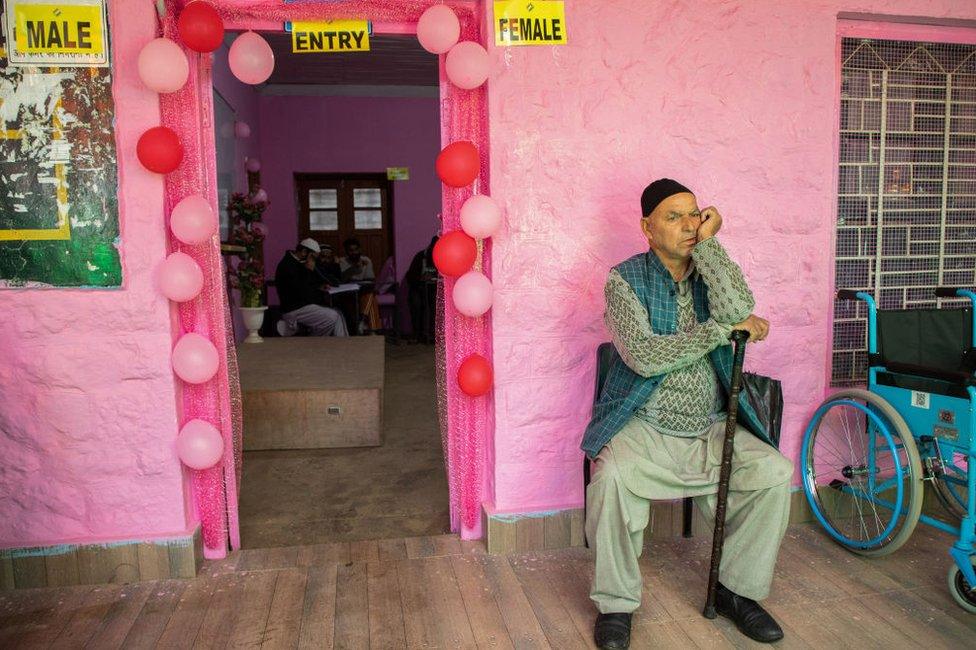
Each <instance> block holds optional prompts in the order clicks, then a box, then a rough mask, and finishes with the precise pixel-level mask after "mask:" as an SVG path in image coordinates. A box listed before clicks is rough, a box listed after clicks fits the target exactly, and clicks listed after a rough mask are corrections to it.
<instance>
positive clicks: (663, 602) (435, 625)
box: [0, 525, 976, 650]
mask: <svg viewBox="0 0 976 650" xmlns="http://www.w3.org/2000/svg"><path fill="white" fill-rule="evenodd" d="M948 544H949V538H948V537H946V536H944V535H942V534H937V533H933V532H931V531H929V530H928V529H926V528H924V527H920V528H919V529H918V531H917V532H916V534H915V535H914V537H913V538H912V540H911V541H910V542H909V544H908V545H907V546H906V547H904V548H903V549H902V550H900V551H899V552H898V553H896V554H894V555H893V556H890V557H887V558H882V559H877V560H865V559H862V558H859V557H856V556H853V555H850V554H848V553H847V552H845V551H844V550H842V549H840V548H839V547H837V546H835V545H834V544H832V543H830V542H828V541H827V540H826V539H825V538H824V537H823V535H822V534H821V533H820V532H819V531H817V530H816V529H814V528H813V527H812V526H810V525H799V526H794V527H791V528H790V530H789V532H788V533H787V538H786V540H785V542H784V544H783V548H782V552H781V553H780V559H779V564H778V567H777V573H776V578H775V580H774V584H773V593H772V594H771V596H770V598H769V599H768V601H766V604H767V606H768V607H769V609H770V610H771V611H772V612H773V613H774V615H775V616H776V617H777V618H778V619H779V620H780V622H781V623H782V625H783V628H784V629H785V631H786V639H785V640H784V641H783V642H781V643H780V644H778V646H779V647H786V648H836V647H848V646H857V647H859V648H905V647H925V648H929V649H934V648H962V647H973V644H974V639H976V636H974V633H976V615H972V614H968V613H966V612H965V611H963V610H962V609H960V608H959V607H957V606H956V605H955V603H954V602H953V601H952V600H951V597H950V596H949V594H948V592H947V590H946V586H945V575H946V571H947V569H948V566H949V561H948V555H947V553H946V550H947V549H948ZM707 547H708V540H707V539H701V538H698V539H692V540H684V539H675V540H666V541H657V540H653V541H651V542H650V543H649V544H648V545H647V549H646V551H645V553H644V556H643V557H642V558H641V566H642V569H643V573H644V590H645V591H644V602H643V605H642V606H641V609H640V610H638V612H637V614H636V618H635V623H634V625H635V628H634V633H633V642H632V645H631V647H632V648H654V647H660V648H685V647H687V648H695V647H700V648H722V647H725V648H728V647H758V644H752V643H751V642H748V640H747V639H745V638H744V637H742V636H741V635H740V634H739V633H738V632H737V631H736V630H735V628H734V627H733V626H732V625H731V624H729V623H728V622H727V621H725V620H723V619H719V620H717V621H708V620H705V619H704V618H702V617H701V615H700V613H699V610H700V608H701V599H702V596H703V592H704V575H705V572H706V566H707V553H708V548H707ZM592 570H593V560H592V554H591V553H590V551H588V550H586V549H566V550H561V551H547V552H538V553H524V554H519V555H511V556H508V557H492V556H487V555H485V554H484V550H483V546H482V545H481V544H480V543H478V542H460V541H459V540H458V539H457V538H456V537H453V536H449V535H443V536H437V537H415V538H407V539H387V540H378V541H367V542H347V543H335V544H327V545H319V546H302V547H291V548H288V547H283V548H271V549H255V550H246V551H242V552H238V553H235V554H233V555H232V556H231V557H229V558H227V559H226V560H221V561H219V562H211V563H208V564H207V565H206V567H205V570H204V574H203V575H201V576H200V577H198V578H197V579H195V580H192V581H175V580H166V581H158V582H149V583H139V584H129V585H110V586H98V587H69V588H62V589H35V590H25V591H19V592H4V593H2V594H0V648H12V647H23V648H47V647H59V648H81V647H90V648H117V647H126V648H151V647H168V648H191V647H192V648H197V647H200V648H209V647H225V646H233V647H240V646H247V647H258V646H261V647H267V648H291V647H296V646H299V647H303V648H331V647H335V648H367V647H372V648H404V647H406V648H422V647H424V648H454V647H464V648H475V647H479V648H489V647H490V648H512V647H516V648H557V649H559V650H562V649H565V648H587V647H593V644H592V641H591V640H590V639H591V633H592V626H593V621H594V618H595V616H596V614H595V610H594V609H593V607H592V605H591V603H590V601H589V599H588V596H587V592H588V589H589V581H590V576H591V575H592Z"/></svg>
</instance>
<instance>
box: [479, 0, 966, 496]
mask: <svg viewBox="0 0 976 650" xmlns="http://www.w3.org/2000/svg"><path fill="white" fill-rule="evenodd" d="M841 11H861V12H871V11H873V12H878V13H884V14H900V15H907V16H930V17H954V18H965V19H969V20H973V19H976V4H973V3H972V2H970V1H968V0H955V1H950V0H900V1H899V0H889V1H880V0H860V1H857V2H835V1H825V0H817V1H806V0H804V1H803V2H800V1H798V0H792V1H790V2H782V1H780V0H776V1H773V0H752V1H750V2H745V1H731V2H726V1H723V2H719V1H717V0H710V1H701V2H694V3H691V2H676V1H670V2H653V3H651V2H646V3H645V2H641V3H635V2H631V1H627V0H607V1H604V2H571V3H566V12H567V25H568V29H567V31H568V35H569V42H570V45H568V46H565V47H556V48H544V47H538V48H537V47H522V48H518V47H516V48H510V49H505V50H501V49H498V48H491V52H492V59H493V66H492V77H491V81H490V83H489V107H490V114H489V121H490V128H491V179H492V194H493V196H494V197H495V199H497V200H499V201H500V202H501V203H502V204H503V206H504V208H505V212H506V224H505V227H504V229H503V230H502V232H501V233H499V234H498V236H497V237H496V238H495V241H494V252H493V268H494V273H493V281H494V285H495V287H496V294H495V303H494V307H493V315H492V318H493V334H494V355H495V405H496V406H495V409H496V411H495V419H496V429H495V436H494V454H495V466H494V502H495V503H494V505H495V507H496V508H497V509H498V510H500V511H529V510H543V509H548V508H556V507H560V506H578V505H579V504H580V503H582V481H581V475H580V463H581V460H582V454H581V452H580V451H579V449H578V446H579V442H580V439H581V436H582V433H583V429H584V427H585V425H586V422H587V419H588V416H589V412H590V408H591V403H592V391H593V372H594V350H595V348H596V345H597V344H598V343H599V342H601V341H604V340H607V338H608V337H607V334H606V331H605V329H604V326H603V323H602V313H603V308H604V304H603V283H604V281H605V279H606V275H607V271H608V269H609V267H610V266H612V265H613V264H615V263H617V262H619V261H621V260H623V259H625V258H626V257H629V256H630V255H632V254H634V253H636V252H639V251H642V250H646V243H645V242H644V241H643V239H642V237H641V234H640V231H639V229H638V223H637V220H638V218H639V216H640V213H639V208H638V198H639V196H640V192H641V190H642V189H643V187H644V186H645V184H646V183H648V182H649V181H650V180H653V179H655V178H658V177H661V176H670V177H673V178H677V179H679V180H681V181H682V182H684V183H685V184H687V185H689V186H690V187H692V188H693V189H694V190H696V192H697V194H698V198H699V200H700V202H701V203H702V204H715V205H716V206H717V207H718V208H719V210H720V211H721V212H722V214H723V215H724V216H725V217H726V225H725V226H724V228H723V231H722V233H721V235H720V238H721V240H722V241H723V243H724V244H725V246H726V247H727V248H728V250H729V251H730V252H731V254H732V255H733V257H734V258H735V259H737V260H738V261H739V262H740V263H741V264H742V266H743V268H744V269H745V271H746V274H747V276H748V277H749V279H750V282H751V284H752V287H753V289H754V291H755V293H756V299H757V307H756V311H757V312H758V313H759V314H762V315H765V316H767V317H768V318H769V319H770V321H771V322H772V331H771V334H770V337H769V339H768V340H767V341H766V342H764V343H762V344H757V345H755V346H753V347H751V348H750V350H749V353H748V354H747V361H746V366H747V368H749V369H752V370H757V371H760V372H764V373H767V374H772V375H775V376H778V377H780V378H781V379H783V383H784V390H785V392H786V396H787V406H786V412H785V416H784V431H783V444H782V449H783V451H784V452H785V453H786V454H787V455H789V456H791V457H793V458H796V457H797V455H798V446H799V442H800V436H801V434H802V432H801V426H802V423H803V422H804V421H805V419H806V418H807V417H808V415H809V414H810V413H811V412H812V410H813V409H814V407H815V405H816V404H818V403H819V401H820V399H821V398H822V396H823V395H824V390H825V387H826V382H825V375H826V359H827V358H828V348H827V346H828V345H829V340H830V329H829V321H828V316H829V312H830V309H829V308H830V295H831V291H832V287H831V285H830V277H831V273H832V243H833V230H834V222H835V207H834V199H833V196H834V191H835V186H836V183H835V180H834V176H835V157H834V150H835V142H836V130H837V116H836V113H837V111H836V106H837V103H838V95H837V83H838V75H837V72H836V69H837V62H836V50H835V45H836V34H837V26H838V22H837V19H838V14H839V13H840V12H841ZM486 12H487V15H488V19H489V20H490V19H491V9H490V7H489V8H488V9H487V10H486ZM529 396H531V397H529Z"/></svg>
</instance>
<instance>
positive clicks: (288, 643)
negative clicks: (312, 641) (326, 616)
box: [261, 568, 307, 649]
mask: <svg viewBox="0 0 976 650" xmlns="http://www.w3.org/2000/svg"><path fill="white" fill-rule="evenodd" d="M306 579H307V574H306V572H305V570H304V569H294V568H293V569H283V570H281V571H279V572H278V581H277V582H276V583H275V592H274V597H273V598H272V600H271V609H270V611H269V612H268V623H267V626H266V627H265V630H264V640H263V641H262V643H261V647H262V648H269V649H275V648H295V647H297V646H298V639H299V637H300V635H301V627H302V612H303V611H304V606H305V581H306Z"/></svg>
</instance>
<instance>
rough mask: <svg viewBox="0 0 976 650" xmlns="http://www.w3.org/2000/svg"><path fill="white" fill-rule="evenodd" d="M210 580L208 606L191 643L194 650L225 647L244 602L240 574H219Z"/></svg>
mask: <svg viewBox="0 0 976 650" xmlns="http://www.w3.org/2000/svg"><path fill="white" fill-rule="evenodd" d="M212 579H213V583H214V584H213V592H212V594H211V596H210V606H209V607H208V608H207V612H206V614H204V617H203V621H201V623H200V629H199V631H198V632H197V636H196V639H194V641H193V647H194V649H198V648H199V649H203V648H223V647H226V646H227V644H228V643H229V642H230V638H231V634H232V633H233V630H234V624H235V623H236V621H237V613H238V611H239V610H240V606H241V603H242V602H243V600H244V578H243V577H242V576H241V574H239V573H225V574H219V575H216V576H215V577H214V578H212Z"/></svg>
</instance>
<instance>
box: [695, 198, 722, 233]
mask: <svg viewBox="0 0 976 650" xmlns="http://www.w3.org/2000/svg"><path fill="white" fill-rule="evenodd" d="M701 219H702V220H701V225H700V226H698V241H700V242H702V241H705V240H706V239H711V238H712V237H714V236H715V235H717V234H718V231H719V229H720V228H721V227H722V215H720V214H719V213H718V210H716V209H715V207H714V206H711V205H710V206H708V207H707V208H705V209H704V210H702V211H701Z"/></svg>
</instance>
